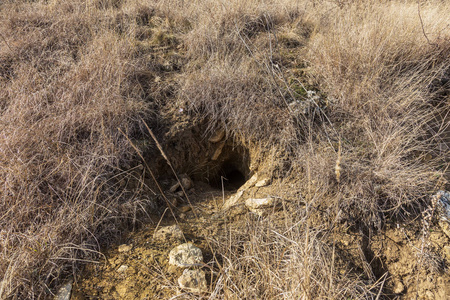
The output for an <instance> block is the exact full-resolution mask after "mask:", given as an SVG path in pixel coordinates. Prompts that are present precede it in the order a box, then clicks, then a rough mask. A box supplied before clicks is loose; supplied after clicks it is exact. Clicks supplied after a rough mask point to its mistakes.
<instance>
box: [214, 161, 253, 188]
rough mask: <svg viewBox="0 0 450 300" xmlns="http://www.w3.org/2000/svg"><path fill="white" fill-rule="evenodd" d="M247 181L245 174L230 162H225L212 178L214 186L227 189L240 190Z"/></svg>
mask: <svg viewBox="0 0 450 300" xmlns="http://www.w3.org/2000/svg"><path fill="white" fill-rule="evenodd" d="M245 181H246V177H245V175H244V174H243V173H242V172H241V171H240V170H239V169H238V168H236V167H235V166H234V165H233V164H231V163H230V162H225V163H224V164H223V165H222V167H221V168H220V170H219V172H218V174H217V176H216V178H214V180H212V182H211V186H212V187H213V188H216V189H219V190H221V189H222V188H223V189H224V190H226V191H236V190H238V189H239V188H240V187H241V186H242V185H243V184H244V183H245Z"/></svg>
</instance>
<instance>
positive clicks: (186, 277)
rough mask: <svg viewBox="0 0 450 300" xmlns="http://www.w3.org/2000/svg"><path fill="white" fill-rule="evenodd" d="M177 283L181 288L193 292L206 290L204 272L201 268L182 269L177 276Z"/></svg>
mask: <svg viewBox="0 0 450 300" xmlns="http://www.w3.org/2000/svg"><path fill="white" fill-rule="evenodd" d="M178 284H179V285H180V287H181V288H183V289H186V290H189V291H190V292H193V293H202V292H206V291H207V285H206V278H205V272H203V271H202V270H189V269H186V270H184V271H183V274H182V275H181V276H180V278H178Z"/></svg>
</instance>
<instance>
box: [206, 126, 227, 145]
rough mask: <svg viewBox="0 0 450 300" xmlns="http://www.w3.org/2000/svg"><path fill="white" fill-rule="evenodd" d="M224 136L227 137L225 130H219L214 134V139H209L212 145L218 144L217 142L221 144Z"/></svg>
mask: <svg viewBox="0 0 450 300" xmlns="http://www.w3.org/2000/svg"><path fill="white" fill-rule="evenodd" d="M224 136H225V130H223V129H219V130H217V131H216V132H215V133H214V134H213V136H212V137H210V138H209V140H208V141H210V142H211V143H217V142H220V141H221V140H222V139H223V137H224Z"/></svg>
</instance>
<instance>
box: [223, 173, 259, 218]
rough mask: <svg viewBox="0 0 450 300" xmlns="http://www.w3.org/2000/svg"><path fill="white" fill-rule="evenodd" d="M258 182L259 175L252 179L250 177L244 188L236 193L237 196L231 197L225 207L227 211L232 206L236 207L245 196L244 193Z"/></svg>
mask: <svg viewBox="0 0 450 300" xmlns="http://www.w3.org/2000/svg"><path fill="white" fill-rule="evenodd" d="M256 181H258V174H257V173H255V174H254V175H253V176H252V177H250V179H249V180H247V181H246V182H245V183H244V185H243V186H241V187H240V188H239V189H238V191H237V192H236V194H234V195H233V196H231V197H230V198H229V199H228V200H227V201H226V202H225V205H224V208H225V209H228V208H230V207H231V206H233V205H235V204H236V203H237V202H238V201H239V199H241V197H242V195H243V194H244V191H245V190H247V189H249V188H251V187H252V186H254V185H255V183H256Z"/></svg>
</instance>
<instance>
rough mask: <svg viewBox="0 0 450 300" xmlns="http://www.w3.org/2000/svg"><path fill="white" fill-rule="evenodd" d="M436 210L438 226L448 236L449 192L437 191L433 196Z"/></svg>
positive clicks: (449, 218) (449, 228) (449, 219)
mask: <svg viewBox="0 0 450 300" xmlns="http://www.w3.org/2000/svg"><path fill="white" fill-rule="evenodd" d="M434 200H435V201H436V211H437V216H438V218H439V226H440V227H441V229H442V231H443V232H444V233H445V234H446V235H447V237H449V238H450V192H447V191H439V192H437V194H436V195H435V196H434Z"/></svg>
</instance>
